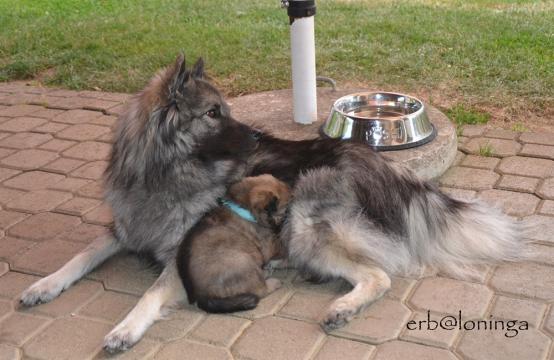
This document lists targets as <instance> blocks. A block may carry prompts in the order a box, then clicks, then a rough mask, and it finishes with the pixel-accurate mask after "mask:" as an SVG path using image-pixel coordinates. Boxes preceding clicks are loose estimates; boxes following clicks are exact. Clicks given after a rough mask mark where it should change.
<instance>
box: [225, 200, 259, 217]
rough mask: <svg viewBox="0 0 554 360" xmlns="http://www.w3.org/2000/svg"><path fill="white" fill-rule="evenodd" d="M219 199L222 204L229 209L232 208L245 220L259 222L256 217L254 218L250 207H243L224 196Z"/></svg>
mask: <svg viewBox="0 0 554 360" xmlns="http://www.w3.org/2000/svg"><path fill="white" fill-rule="evenodd" d="M218 201H219V203H220V204H221V205H223V206H225V207H227V208H228V209H229V210H231V211H232V212H234V213H235V214H237V215H238V216H240V217H241V218H243V219H244V220H247V221H250V222H252V223H256V222H257V221H256V219H255V218H254V215H252V213H251V212H250V211H249V210H248V209H245V208H243V207H242V206H240V205H239V204H237V203H236V202H234V201H231V200H229V199H223V198H220V199H219V200H218Z"/></svg>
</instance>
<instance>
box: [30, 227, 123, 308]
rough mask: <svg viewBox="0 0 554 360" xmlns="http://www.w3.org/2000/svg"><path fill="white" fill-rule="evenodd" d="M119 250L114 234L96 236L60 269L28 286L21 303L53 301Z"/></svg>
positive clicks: (35, 303) (32, 303) (33, 303)
mask: <svg viewBox="0 0 554 360" xmlns="http://www.w3.org/2000/svg"><path fill="white" fill-rule="evenodd" d="M119 250H120V246H119V244H118V242H117V241H116V240H115V238H114V237H113V236H112V235H103V236H100V237H98V238H96V239H95V240H94V241H93V242H92V243H91V244H90V245H89V246H87V247H86V248H85V249H84V250H83V251H81V252H80V253H78V254H77V255H75V257H74V258H73V259H71V260H69V261H68V262H67V263H66V264H65V265H64V266H62V267H61V268H60V269H59V270H58V271H56V272H55V273H53V274H50V275H49V276H47V277H45V278H42V279H40V280H39V281H37V282H36V283H34V284H33V285H31V286H30V287H29V288H27V290H25V291H24V292H23V293H22V294H21V300H20V302H21V304H22V305H24V306H33V305H37V304H41V303H46V302H49V301H51V300H52V299H54V298H56V297H57V296H58V295H60V293H61V292H62V291H64V290H65V289H67V288H68V287H70V286H71V285H72V284H73V283H74V282H76V281H77V280H79V279H81V278H82V277H83V276H84V275H86V274H87V273H88V272H89V271H91V270H92V269H94V268H95V267H96V266H97V265H98V264H100V263H102V262H103V261H104V260H106V259H107V258H109V257H110V256H112V255H114V254H115V253H116V252H118V251H119Z"/></svg>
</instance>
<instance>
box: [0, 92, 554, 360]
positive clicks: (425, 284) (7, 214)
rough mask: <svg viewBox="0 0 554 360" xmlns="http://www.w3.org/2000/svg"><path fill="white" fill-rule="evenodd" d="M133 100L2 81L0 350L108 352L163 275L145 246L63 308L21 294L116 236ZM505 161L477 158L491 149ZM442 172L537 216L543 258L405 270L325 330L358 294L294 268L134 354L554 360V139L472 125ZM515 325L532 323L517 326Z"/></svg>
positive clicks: (449, 188)
mask: <svg viewBox="0 0 554 360" xmlns="http://www.w3.org/2000/svg"><path fill="white" fill-rule="evenodd" d="M127 99H128V95H126V94H111V93H102V92H90V91H82V92H74V91H67V90H55V89H44V88H38V87H31V86H25V85H24V84H19V83H12V84H9V83H8V84H6V83H3V84H0V205H1V210H0V229H1V234H0V235H1V236H2V238H0V359H19V358H33V359H87V358H104V357H106V354H104V353H103V352H102V349H101V344H102V339H103V337H104V335H105V334H107V332H108V331H109V330H110V329H111V328H112V327H113V326H114V324H116V323H117V322H118V321H119V320H121V319H122V318H123V317H124V316H125V314H126V313H127V311H128V310H129V309H130V308H131V307H132V306H133V305H134V304H135V303H136V301H137V299H138V298H139V296H140V295H141V294H142V293H143V292H144V290H145V289H146V288H147V287H148V286H149V285H150V284H151V283H152V281H153V279H154V278H155V276H156V275H155V274H154V273H153V271H152V270H150V269H148V268H147V267H146V265H144V264H143V263H141V262H140V261H139V260H138V259H137V258H135V257H134V256H132V255H123V256H120V257H117V258H114V259H112V260H110V261H108V262H107V263H106V264H104V265H103V266H101V267H100V268H99V269H97V270H96V271H94V272H93V273H92V274H90V275H89V276H88V277H87V279H86V280H83V281H81V282H79V283H78V284H77V285H76V286H74V287H72V288H70V289H69V290H68V291H66V292H65V293H63V294H62V295H61V296H60V297H59V298H58V299H56V300H55V301H54V302H52V303H49V304H45V305H41V306H37V307H35V308H31V309H19V308H18V303H17V300H18V295H19V294H20V293H21V291H22V290H23V289H24V288H26V287H27V286H28V285H30V284H31V283H32V282H34V281H35V280H37V279H38V278H39V277H40V276H44V275H45V274H48V273H50V272H52V271H54V270H56V269H57V268H58V267H59V266H61V265H62V264H63V263H64V262H66V261H67V260H68V259H70V258H71V257H72V256H73V255H74V254H75V253H77V252H78V251H80V250H81V249H82V248H83V247H84V246H86V244H87V243H88V242H89V241H91V239H93V238H94V237H96V236H98V235H99V234H101V233H103V232H104V231H106V229H105V225H106V224H108V223H109V222H110V216H111V215H110V211H109V209H108V208H107V207H105V206H103V204H102V188H101V180H100V179H101V175H102V172H103V170H104V168H105V166H106V158H107V156H108V152H109V148H110V139H111V138H110V130H111V128H112V127H113V125H114V123H115V121H116V116H117V115H118V114H119V113H120V112H121V111H122V109H123V108H124V105H123V103H124V102H125V101H126V100H127ZM484 147H486V148H489V147H490V149H492V155H493V156H492V157H481V156H478V154H479V152H480V151H482V150H483V148H484ZM460 150H461V151H460V152H459V154H458V155H459V156H458V159H457V161H456V164H455V166H454V167H452V168H451V169H450V170H449V171H448V172H447V173H446V174H445V175H444V176H443V177H442V178H441V179H440V184H441V186H442V187H443V189H444V190H445V191H446V192H448V193H449V194H451V195H452V196H454V197H457V198H462V199H471V198H475V197H479V198H482V199H484V200H485V201H487V202H493V203H497V204H499V206H501V207H502V208H503V209H504V211H505V212H507V213H508V214H510V215H513V216H515V217H520V218H526V219H527V218H530V219H531V220H533V221H535V222H536V226H535V228H534V229H533V231H532V233H531V234H530V235H529V236H531V237H532V238H533V239H534V240H536V243H535V244H534V245H533V246H534V247H535V248H536V249H537V250H538V251H537V255H536V258H534V259H533V261H532V262H529V263H523V264H508V265H500V266H497V267H483V269H482V271H481V272H480V276H479V277H478V278H477V279H476V280H474V281H460V280H457V279H455V278H451V277H449V275H447V274H442V275H441V276H435V275H432V274H426V275H425V276H422V277H421V278H418V279H417V278H413V279H412V278H410V279H409V278H395V279H394V280H393V288H392V290H391V291H390V292H389V293H388V294H387V295H386V296H385V297H384V298H383V299H381V300H379V301H378V302H377V303H375V304H373V305H372V306H371V307H369V309H367V310H366V311H365V312H364V313H363V314H361V315H360V316H359V317H358V318H357V319H355V320H354V321H352V323H351V324H349V325H348V326H346V327H345V328H343V329H340V330H338V331H335V332H334V333H332V334H330V335H326V334H325V333H323V332H322V331H321V329H320V328H319V326H318V325H317V321H318V318H319V316H320V315H321V314H322V313H323V312H324V310H325V308H326V306H327V305H328V304H329V303H330V301H331V299H333V298H334V297H336V296H337V295H338V294H339V293H342V292H344V290H345V289H346V287H345V284H343V283H340V282H333V283H329V284H323V285H313V284H308V283H305V282H303V281H302V280H300V279H299V278H298V277H297V276H296V274H295V272H294V271H292V270H288V271H281V272H280V273H279V274H278V275H279V276H280V277H281V278H282V279H284V280H285V284H286V286H285V287H283V288H281V289H280V290H278V291H277V292H275V293H273V294H272V295H271V296H269V297H268V298H266V299H264V300H263V301H262V302H261V303H260V305H259V307H258V308H257V309H255V310H253V311H249V312H244V313H237V314H233V315H228V316H221V315H206V314H205V313H203V312H201V311H199V310H197V309H196V308H194V307H187V308H185V309H180V310H177V311H175V312H173V313H172V314H170V315H169V316H168V319H167V320H165V321H160V322H158V323H156V324H155V325H154V326H153V327H152V328H151V329H150V330H149V331H148V332H147V333H146V336H145V338H144V339H143V340H142V341H141V342H140V343H139V344H137V346H135V347H134V348H133V349H132V350H130V351H129V352H127V353H125V354H123V355H121V358H125V359H144V358H154V359H230V358H236V359H260V360H262V359H263V360H271V359H279V360H283V359H318V360H322V359H387V360H392V359H518V360H519V359H529V360H531V359H549V358H550V359H554V355H553V350H552V347H553V345H552V343H553V342H552V339H553V337H554V306H553V300H554V134H544V133H543V134H535V133H514V132H510V131H505V130H486V129H485V128H484V127H477V126H467V127H466V128H465V129H464V131H463V136H462V137H461V138H460ZM428 310H429V311H430V314H431V315H430V316H431V317H432V318H433V319H435V320H440V318H441V317H443V316H445V315H454V316H458V312H459V311H462V313H463V316H464V318H465V319H467V320H471V319H474V320H475V319H485V320H490V319H491V318H493V319H495V320H499V319H501V320H512V319H513V320H516V319H517V320H525V321H527V322H528V324H529V328H528V329H527V330H520V331H519V333H518V334H517V336H513V337H507V336H506V334H507V332H506V330H504V331H503V330H500V329H498V330H492V331H491V330H473V331H472V330H463V329H462V330H460V329H459V328H458V327H455V328H454V329H452V330H445V329H437V330H427V329H426V328H425V329H422V330H409V329H408V328H407V324H408V322H409V321H410V320H416V324H417V322H418V321H420V320H426V319H427V316H428V315H427V311H428ZM516 328H518V329H519V327H518V326H516Z"/></svg>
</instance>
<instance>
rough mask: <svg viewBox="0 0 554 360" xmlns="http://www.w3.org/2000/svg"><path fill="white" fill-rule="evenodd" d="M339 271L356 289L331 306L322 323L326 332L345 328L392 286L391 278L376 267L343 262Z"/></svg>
mask: <svg viewBox="0 0 554 360" xmlns="http://www.w3.org/2000/svg"><path fill="white" fill-rule="evenodd" d="M337 270H339V271H338V272H340V273H342V274H340V276H341V277H342V278H344V279H345V280H347V281H348V282H349V283H351V284H352V285H353V286H354V289H352V291H350V292H349V293H348V294H346V295H344V296H342V297H340V298H338V299H337V300H335V301H334V302H333V303H332V304H331V306H330V307H329V310H328V312H327V314H326V315H325V317H324V319H323V321H322V326H323V328H324V329H325V330H326V331H330V330H333V329H337V328H340V327H342V326H344V325H345V324H346V323H348V322H349V321H350V320H352V318H353V317H354V315H356V314H357V313H359V312H360V311H362V310H363V309H364V308H365V307H366V306H368V305H369V304H371V303H372V302H373V301H375V300H377V299H379V298H380V297H381V296H382V295H383V294H384V293H385V292H386V291H387V290H388V289H389V288H390V285H391V280H390V278H389V276H388V275H387V274H386V273H385V272H384V271H383V270H381V269H379V268H377V267H374V266H368V265H363V264H356V263H350V264H345V263H344V261H343V262H341V268H340V269H337ZM335 274H336V270H335Z"/></svg>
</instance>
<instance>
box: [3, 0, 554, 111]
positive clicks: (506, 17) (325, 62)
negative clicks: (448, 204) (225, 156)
mask: <svg viewBox="0 0 554 360" xmlns="http://www.w3.org/2000/svg"><path fill="white" fill-rule="evenodd" d="M317 5H318V14H317V16H316V46H317V66H318V74H319V75H326V76H331V77H333V78H335V79H336V80H338V81H339V85H341V84H345V82H346V83H350V84H351V83H355V84H358V85H367V86H368V87H369V86H371V87H377V86H379V87H386V88H393V89H399V90H408V91H417V92H420V91H426V90H429V92H435V93H438V94H444V95H445V96H451V95H452V96H455V97H456V99H458V102H459V101H462V102H463V103H466V104H473V103H475V102H477V103H479V102H485V103H490V104H492V105H495V106H496V105H498V106H502V105H503V104H505V103H506V101H510V99H516V98H525V99H527V100H528V101H526V103H528V104H531V105H530V106H533V107H535V108H536V109H538V110H541V109H545V108H551V105H552V99H553V98H554V94H553V93H554V90H553V89H554V70H553V69H554V30H553V27H552V24H554V1H553V0H549V1H523V0H521V1H515V0H512V1H492V0H467V1H464V0H449V1H447V0H433V1H432V0H412V1H410V0H397V1H394V0H371V1H369V0H368V1H362V0H359V1H346V0H333V1H332V0H319V1H318V2H317ZM0 24H2V25H1V29H2V31H1V32H0V80H1V81H7V80H13V79H29V78H35V77H38V79H40V80H41V81H43V82H45V83H46V84H50V85H56V86H62V87H66V88H70V89H93V88H101V89H103V90H108V91H124V92H133V91H136V90H138V89H140V88H141V87H142V86H143V85H144V83H145V82H146V81H147V80H148V78H150V77H151V76H152V74H153V73H154V72H155V71H156V70H157V69H158V68H160V67H162V66H164V65H166V64H168V63H169V62H171V61H172V60H173V59H174V58H175V56H176V54H177V53H178V52H179V51H181V50H184V51H185V52H186V54H187V56H188V59H189V61H192V60H194V59H195V58H196V57H198V56H203V57H204V58H205V59H206V61H207V66H208V70H209V73H210V74H211V75H212V76H213V77H214V78H215V79H216V81H217V83H218V85H219V86H221V87H222V88H223V89H224V90H225V91H226V92H227V93H229V94H234V95H236V94H240V93H250V92H256V91H261V90H268V89H278V88H287V87H290V58H289V26H288V19H287V16H286V14H285V10H282V9H280V8H279V1H277V0H263V1H243V0H228V1H223V2H222V1H216V0H196V1H186V0H185V1H175V0H171V1H170V0H156V1H145V0H143V1H137V0H48V1H47V0H17V1H13V0H0ZM460 99H461V100H460ZM439 100H440V99H439ZM439 102H440V101H439Z"/></svg>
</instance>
